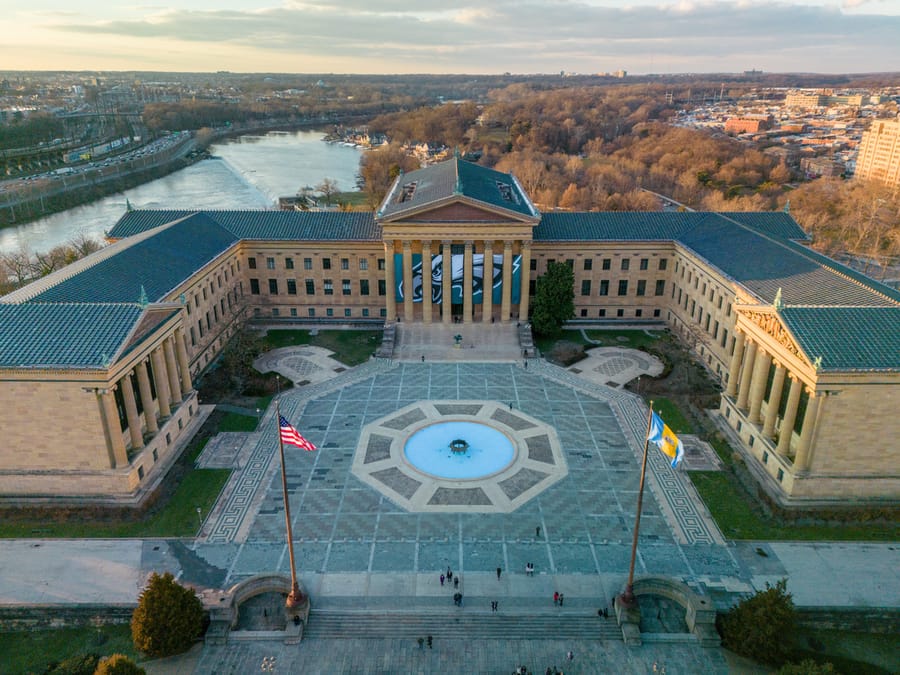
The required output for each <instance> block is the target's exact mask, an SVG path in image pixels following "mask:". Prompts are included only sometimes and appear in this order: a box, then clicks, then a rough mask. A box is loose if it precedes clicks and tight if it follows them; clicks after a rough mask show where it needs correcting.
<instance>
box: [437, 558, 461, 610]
mask: <svg viewBox="0 0 900 675" xmlns="http://www.w3.org/2000/svg"><path fill="white" fill-rule="evenodd" d="M440 579H441V586H443V585H444V582H445V581H446V582H447V583H448V584H449V583H450V582H453V588H454V589H457V590H456V592H455V593H454V594H453V604H454V605H456V606H457V607H462V597H463V596H462V593H460V592H459V575H458V574H455V575H454V574H453V570H452V569H451V568H450V566H449V565H447V573H446V574H444V573H441V576H440Z"/></svg>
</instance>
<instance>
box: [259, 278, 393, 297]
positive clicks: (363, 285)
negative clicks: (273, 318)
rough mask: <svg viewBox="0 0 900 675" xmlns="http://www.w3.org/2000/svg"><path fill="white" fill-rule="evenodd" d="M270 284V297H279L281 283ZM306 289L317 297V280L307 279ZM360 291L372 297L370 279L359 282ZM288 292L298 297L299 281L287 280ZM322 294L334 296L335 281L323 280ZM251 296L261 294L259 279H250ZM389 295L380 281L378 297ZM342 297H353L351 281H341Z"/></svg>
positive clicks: (271, 281)
mask: <svg viewBox="0 0 900 675" xmlns="http://www.w3.org/2000/svg"><path fill="white" fill-rule="evenodd" d="M268 284H269V295H278V294H279V289H280V286H279V283H278V279H268ZM304 288H305V290H306V295H315V294H316V280H315V279H306V280H305V281H304ZM358 290H359V295H370V294H371V290H370V282H369V280H368V279H360V280H359V282H358ZM286 291H287V294H288V295H297V280H296V279H287V280H286ZM322 293H323V294H324V295H334V280H332V279H323V280H322ZM250 294H251V295H259V294H260V284H259V279H250ZM386 294H387V284H386V282H385V280H384V279H378V295H386ZM341 295H353V282H352V281H351V280H350V279H341Z"/></svg>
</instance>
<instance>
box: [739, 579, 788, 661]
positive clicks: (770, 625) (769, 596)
mask: <svg viewBox="0 0 900 675" xmlns="http://www.w3.org/2000/svg"><path fill="white" fill-rule="evenodd" d="M796 621H797V618H796V610H795V609H794V600H793V598H792V596H791V594H790V593H788V592H787V579H781V580H780V581H778V582H776V584H775V585H774V586H772V585H770V584H769V583H766V590H764V591H759V592H757V593H756V594H755V595H751V596H750V597H749V598H745V599H744V600H742V601H741V602H740V603H738V604H737V605H735V606H734V607H732V608H731V610H729V612H728V613H727V614H726V615H725V616H724V617H722V622H721V633H722V645H723V646H725V647H726V648H728V649H730V650H731V651H733V652H735V653H737V654H741V655H742V656H746V657H748V658H751V659H753V660H754V661H758V662H760V663H765V664H766V665H770V666H780V665H782V664H784V663H785V662H786V661H787V660H788V658H789V657H790V656H791V653H792V651H793V644H792V642H791V640H792V638H793V635H794V630H795V626H796Z"/></svg>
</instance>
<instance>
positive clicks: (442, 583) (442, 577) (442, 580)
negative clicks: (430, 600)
mask: <svg viewBox="0 0 900 675" xmlns="http://www.w3.org/2000/svg"><path fill="white" fill-rule="evenodd" d="M443 585H444V575H443V574H442V575H441V586H443Z"/></svg>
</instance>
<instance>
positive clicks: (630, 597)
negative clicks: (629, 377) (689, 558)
mask: <svg viewBox="0 0 900 675" xmlns="http://www.w3.org/2000/svg"><path fill="white" fill-rule="evenodd" d="M652 424H653V401H652V400H651V401H650V412H648V413H647V431H646V432H645V433H644V459H643V461H641V484H640V487H639V488H638V501H637V513H636V514H635V516H634V536H633V537H632V540H631V563H630V564H629V566H628V583H627V584H626V585H625V591H624V592H623V593H622V594H621V595H620V596H619V601H620V602H621V603H622V605H624V606H625V607H633V606H634V602H635V598H634V562H635V559H636V557H637V545H638V530H639V529H640V527H641V506H642V504H643V502H644V477H645V476H646V475H647V450H648V448H649V447H650V429H651V426H652Z"/></svg>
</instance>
